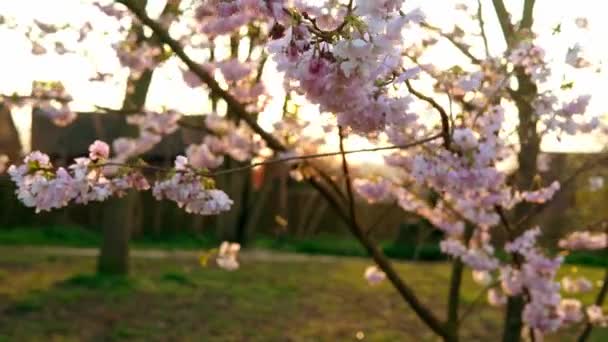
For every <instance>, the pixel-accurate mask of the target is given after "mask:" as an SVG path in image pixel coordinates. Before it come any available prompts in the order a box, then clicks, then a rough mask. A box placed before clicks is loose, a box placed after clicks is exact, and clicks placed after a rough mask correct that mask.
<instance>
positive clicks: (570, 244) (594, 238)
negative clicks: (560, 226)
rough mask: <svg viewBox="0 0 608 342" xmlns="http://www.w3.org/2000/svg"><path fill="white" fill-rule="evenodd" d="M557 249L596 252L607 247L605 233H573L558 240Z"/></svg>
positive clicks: (607, 238)
mask: <svg viewBox="0 0 608 342" xmlns="http://www.w3.org/2000/svg"><path fill="white" fill-rule="evenodd" d="M558 245H559V247H561V248H564V249H569V250H597V249H605V248H606V247H608V235H607V234H606V233H592V232H589V231H578V232H573V233H571V234H570V235H568V236H567V237H565V238H563V239H561V240H559V243H558Z"/></svg>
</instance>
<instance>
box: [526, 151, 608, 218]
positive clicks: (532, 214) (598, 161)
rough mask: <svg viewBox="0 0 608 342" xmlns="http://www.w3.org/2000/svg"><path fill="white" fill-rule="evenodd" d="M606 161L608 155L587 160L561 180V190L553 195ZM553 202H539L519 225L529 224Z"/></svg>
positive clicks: (607, 161) (607, 160)
mask: <svg viewBox="0 0 608 342" xmlns="http://www.w3.org/2000/svg"><path fill="white" fill-rule="evenodd" d="M604 163H608V155H606V156H603V157H601V158H599V159H595V160H590V161H588V162H586V163H585V164H583V165H582V166H581V167H579V168H578V169H576V170H575V171H574V172H573V173H572V174H571V175H569V176H568V177H566V178H564V179H563V180H561V181H559V183H560V188H559V190H557V192H556V193H555V194H554V195H553V196H554V197H555V196H557V195H558V194H559V193H561V192H563V191H564V190H565V189H566V188H568V187H570V186H571V185H573V184H574V181H575V180H576V179H577V178H578V176H580V175H581V174H583V173H585V172H587V171H590V170H593V169H594V168H596V167H598V166H601V165H602V164H604ZM551 203H553V202H552V201H547V202H545V203H543V204H539V205H537V206H535V207H534V208H533V209H532V210H531V211H530V212H529V213H528V214H527V215H526V216H523V217H522V218H521V219H520V220H519V221H518V222H517V224H516V225H517V227H521V226H523V225H525V224H527V223H528V222H529V221H530V220H531V219H533V218H534V217H536V216H537V215H539V214H540V213H542V212H543V211H544V210H545V209H546V208H547V207H549V206H550V205H551Z"/></svg>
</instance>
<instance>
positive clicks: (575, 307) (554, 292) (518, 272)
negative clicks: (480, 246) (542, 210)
mask: <svg viewBox="0 0 608 342" xmlns="http://www.w3.org/2000/svg"><path fill="white" fill-rule="evenodd" d="M539 235H540V229H538V228H535V229H531V230H528V231H526V232H524V233H523V234H522V235H521V236H519V237H518V238H516V239H515V240H513V241H512V242H510V243H508V244H507V245H506V246H505V250H506V251H507V252H510V253H513V254H517V255H519V256H521V257H522V258H523V263H522V264H521V266H520V268H519V269H515V268H504V269H502V270H501V272H502V284H503V289H504V290H505V292H507V293H508V294H510V295H517V294H519V293H523V294H525V295H526V296H527V297H528V302H527V304H526V306H525V308H524V312H523V318H524V321H525V322H526V324H528V325H529V326H530V327H531V328H533V329H535V330H537V331H538V333H539V334H544V333H547V332H552V331H555V330H557V329H558V328H560V327H561V326H562V325H567V324H570V323H576V322H580V321H581V320H582V319H583V314H582V304H581V303H580V301H578V300H575V299H562V298H561V295H560V285H559V283H557V282H556V281H555V275H556V272H557V270H558V268H559V267H560V266H561V263H562V262H563V258H562V257H561V256H558V257H556V258H549V257H547V256H545V255H543V254H542V253H541V252H540V250H539V248H538V247H536V243H537V239H538V236H539Z"/></svg>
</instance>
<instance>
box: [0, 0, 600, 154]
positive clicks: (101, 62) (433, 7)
mask: <svg viewBox="0 0 608 342" xmlns="http://www.w3.org/2000/svg"><path fill="white" fill-rule="evenodd" d="M154 1H156V3H155V2H154ZM463 2H465V3H467V4H470V5H471V6H472V8H476V1H463ZM481 2H482V7H483V13H484V19H485V22H486V31H487V34H488V37H489V46H490V50H491V51H502V50H503V49H504V40H503V38H502V34H501V32H500V28H499V25H498V22H497V20H496V19H495V17H496V16H495V14H494V13H493V8H492V4H491V0H481ZM505 2H506V4H507V6H508V7H509V8H514V9H515V10H514V13H515V15H514V16H515V17H516V18H517V16H518V15H519V13H521V5H522V3H523V0H505ZM456 3H457V2H456V1H439V0H433V1H429V0H408V1H406V4H407V6H408V8H414V7H417V6H420V7H421V8H422V9H423V10H424V12H425V13H426V14H427V15H428V17H429V21H430V22H431V23H440V26H441V27H443V28H446V29H449V28H450V27H451V25H453V22H454V21H455V20H457V19H458V15H459V14H457V12H456V11H454V10H451V8H453V5H455V4H456ZM536 3H537V4H536V11H535V14H536V15H535V26H534V27H535V31H536V32H539V35H540V36H539V40H540V41H541V42H542V45H543V46H545V47H548V49H547V55H548V58H549V59H551V60H554V61H556V63H555V64H554V65H555V66H554V67H553V69H554V73H555V74H556V75H558V77H562V76H563V77H566V78H567V79H568V80H571V81H574V82H575V87H576V89H577V91H578V92H580V93H589V94H591V95H592V96H593V97H592V101H591V104H590V106H589V112H590V113H592V114H594V115H603V114H604V113H605V112H606V110H607V108H608V97H607V96H605V95H604V93H605V91H606V89H608V74H607V73H606V71H602V72H601V73H600V74H595V73H582V74H577V75H576V76H574V74H573V73H572V72H571V70H568V68H567V67H564V63H563V60H564V57H565V54H566V51H567V49H568V47H569V46H572V45H573V44H574V43H575V42H580V43H581V44H582V45H583V46H584V47H585V48H586V52H587V53H588V54H589V55H590V56H592V60H594V61H597V62H601V63H603V64H604V65H606V63H608V44H604V43H603V42H605V33H606V32H608V21H607V20H605V18H604V16H605V10H604V7H605V2H604V1H597V0H577V1H566V0H537V1H536ZM159 4H160V5H162V0H152V5H159ZM446 6H447V7H446ZM157 7H158V6H157ZM446 8H447V9H449V10H446ZM0 13H5V14H7V15H9V16H11V17H16V18H17V20H18V21H19V22H22V23H24V24H26V23H31V22H32V20H34V19H38V20H40V21H43V22H66V21H67V22H70V23H72V24H74V25H76V26H78V25H79V24H82V23H83V22H84V21H85V20H86V19H87V18H91V17H92V16H93V15H94V14H93V13H94V12H93V11H92V9H91V7H90V6H88V5H85V4H82V1H81V0H54V1H45V0H18V1H17V0H2V1H0ZM96 17H97V16H96ZM577 17H586V18H587V19H588V22H589V29H588V30H587V31H581V30H580V29H578V28H577V27H576V25H575V24H574V21H575V18H577ZM472 24H475V22H472ZM558 24H561V28H562V30H561V31H562V32H561V33H560V34H559V35H552V34H551V33H552V32H553V28H554V27H556V25H558ZM98 25H100V26H101V27H106V28H109V29H110V28H112V25H113V22H112V21H111V20H106V21H103V20H102V21H100V22H99V23H98ZM464 29H465V30H468V29H471V30H475V31H477V27H476V26H471V27H464ZM94 38H95V39H92V40H91V41H90V42H89V43H87V44H90V46H87V48H88V49H89V50H90V51H91V52H92V53H91V54H89V55H88V56H71V57H68V58H66V57H59V56H57V55H53V54H47V55H44V56H33V55H32V54H31V53H30V51H31V47H30V45H29V42H28V41H27V40H25V39H24V38H23V36H22V33H18V32H14V31H11V30H7V29H5V28H0V41H2V42H3V45H4V46H5V47H7V48H5V49H4V51H3V53H2V54H1V55H0V75H2V80H3V82H0V93H4V94H10V93H13V92H18V93H21V94H28V93H29V91H30V87H31V82H32V80H34V79H35V78H36V79H46V80H61V81H62V82H63V83H64V84H65V86H66V88H67V90H68V92H69V93H70V94H72V95H73V97H74V99H75V102H74V104H73V108H74V109H75V110H81V111H88V110H92V109H94V105H101V106H105V107H118V106H119V105H120V103H121V101H122V99H121V97H122V95H123V94H124V90H125V88H124V87H125V84H124V82H120V81H117V82H116V83H114V84H102V83H92V82H87V81H86V80H87V79H88V77H89V76H92V75H93V74H94V71H95V69H102V70H103V69H107V70H114V69H116V68H118V67H119V66H118V65H117V64H116V63H117V61H116V60H115V58H111V57H112V54H113V50H112V49H111V48H109V46H110V44H111V43H113V42H116V41H117V39H118V37H115V36H111V35H110V36H102V35H100V36H98V37H94ZM597 42H601V43H599V44H598V43H597ZM452 49H453V48H452V47H451V46H449V43H444V44H440V45H439V46H438V47H437V48H436V51H434V52H433V53H434V55H433V61H434V62H435V64H437V65H438V66H440V67H449V66H451V65H453V64H454V63H459V62H460V60H459V59H458V58H463V57H460V55H459V53H458V52H457V51H454V50H452ZM474 49H475V50H474V52H479V53H480V55H481V52H482V50H481V46H475V47H474ZM462 61H463V62H466V60H462ZM269 70H272V68H271V67H270V68H269ZM122 72H123V73H125V75H126V73H127V71H126V70H123V71H122ZM277 77H278V76H277V75H276V73H273V72H267V73H265V75H264V80H265V81H266V82H267V83H268V84H277V82H280V78H277ZM279 84H280V83H279ZM268 88H269V91H270V93H271V96H272V97H274V98H275V101H273V102H271V103H270V105H269V106H268V107H267V109H266V110H265V112H264V113H263V115H261V117H260V124H261V125H262V126H263V127H265V128H267V129H270V128H271V127H272V124H273V123H274V122H275V121H276V120H278V118H279V117H280V114H281V107H282V97H283V90H282V89H281V87H277V86H270V87H268ZM565 96H567V95H565ZM202 98H205V94H204V92H202V91H201V90H200V89H198V90H197V89H194V90H193V89H190V88H188V87H187V86H185V85H184V84H183V82H182V80H181V73H180V72H179V70H178V62H177V61H176V60H172V61H170V62H168V63H166V65H165V66H164V67H163V68H162V69H161V70H160V71H159V72H156V73H155V79H154V81H153V85H152V87H151V89H150V93H149V96H148V102H147V107H148V108H150V109H153V110H162V108H163V107H171V108H176V109H178V110H180V111H182V112H184V113H206V112H208V111H209V110H210V108H209V104H208V103H206V102H203V101H201V99H202ZM30 110H31V109H30V108H23V109H21V110H17V111H15V112H14V113H13V116H14V118H15V121H16V123H17V125H18V126H19V130H20V132H21V136H22V140H23V143H24V146H26V147H27V146H29V131H28V129H29V125H30V117H29V111H30ZM304 111H306V112H307V114H306V115H309V116H310V115H318V113H315V107H314V106H308V107H306V108H304ZM352 144H353V145H356V146H357V147H364V146H365V145H366V144H365V143H364V142H363V141H362V140H360V141H356V142H353V143H352ZM603 146H604V141H603V140H602V139H600V138H598V137H595V136H592V135H585V136H582V135H580V136H576V137H562V139H561V140H558V139H556V138H555V137H547V138H545V139H544V140H543V144H542V148H543V150H545V151H568V152H595V151H599V150H601V149H602V148H603ZM360 157H361V158H379V156H372V155H367V156H365V155H362V156H360Z"/></svg>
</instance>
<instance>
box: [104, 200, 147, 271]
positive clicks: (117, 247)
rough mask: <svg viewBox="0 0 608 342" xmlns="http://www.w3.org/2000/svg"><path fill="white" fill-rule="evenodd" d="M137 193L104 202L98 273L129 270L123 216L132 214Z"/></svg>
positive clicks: (127, 242) (127, 235)
mask: <svg viewBox="0 0 608 342" xmlns="http://www.w3.org/2000/svg"><path fill="white" fill-rule="evenodd" d="M137 195H138V194H137V193H135V192H130V193H129V194H127V195H126V196H125V197H123V198H120V199H118V198H116V199H112V200H110V201H108V202H107V203H106V204H105V208H104V213H105V215H104V216H103V219H102V220H103V233H104V234H103V244H102V245H101V252H100V254H99V259H98V260H97V272H98V273H100V274H111V275H125V274H127V273H128V272H129V237H130V232H129V227H128V226H127V225H125V221H127V220H125V218H127V217H129V215H131V214H132V209H134V208H133V205H134V204H135V201H134V200H133V197H134V196H137Z"/></svg>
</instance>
